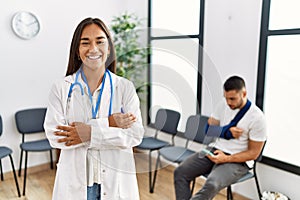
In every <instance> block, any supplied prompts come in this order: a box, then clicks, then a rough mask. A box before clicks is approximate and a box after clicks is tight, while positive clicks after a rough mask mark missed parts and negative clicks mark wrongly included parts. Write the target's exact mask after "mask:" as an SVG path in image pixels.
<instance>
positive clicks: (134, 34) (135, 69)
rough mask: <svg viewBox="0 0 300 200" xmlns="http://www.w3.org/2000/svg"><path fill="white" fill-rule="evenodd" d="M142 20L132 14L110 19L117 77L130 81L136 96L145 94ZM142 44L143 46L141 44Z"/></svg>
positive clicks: (145, 53)
mask: <svg viewBox="0 0 300 200" xmlns="http://www.w3.org/2000/svg"><path fill="white" fill-rule="evenodd" d="M141 25H142V19H140V18H139V17H137V16H136V15H135V14H133V13H128V12H125V13H122V14H121V15H120V16H115V17H113V19H112V22H111V25H110V28H111V31H112V33H113V39H114V45H115V49H116V58H117V75H119V76H122V77H125V78H127V79H129V80H131V81H132V82H133V83H134V84H135V87H136V91H137V93H138V94H140V93H143V92H145V89H146V88H147V87H145V86H148V83H147V81H146V77H147V76H146V69H147V68H146V67H147V55H148V54H149V52H148V48H147V45H146V44H147V40H145V41H144V42H143V41H142V39H143V38H141V34H144V33H145V32H143V31H142V29H140V27H141ZM143 43H144V44H143Z"/></svg>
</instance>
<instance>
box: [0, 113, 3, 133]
mask: <svg viewBox="0 0 300 200" xmlns="http://www.w3.org/2000/svg"><path fill="white" fill-rule="evenodd" d="M2 131H3V127H2V117H1V115H0V136H1V135H2Z"/></svg>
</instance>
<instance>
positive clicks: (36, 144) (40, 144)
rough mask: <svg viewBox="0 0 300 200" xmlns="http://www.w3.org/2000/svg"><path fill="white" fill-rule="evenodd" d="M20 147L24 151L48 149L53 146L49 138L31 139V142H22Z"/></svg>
mask: <svg viewBox="0 0 300 200" xmlns="http://www.w3.org/2000/svg"><path fill="white" fill-rule="evenodd" d="M20 147H21V149H23V150H24V151H47V150H49V149H51V148H52V147H51V146H50V143H49V141H48V140H47V139H44V140H38V141H31V142H24V143H22V144H20Z"/></svg>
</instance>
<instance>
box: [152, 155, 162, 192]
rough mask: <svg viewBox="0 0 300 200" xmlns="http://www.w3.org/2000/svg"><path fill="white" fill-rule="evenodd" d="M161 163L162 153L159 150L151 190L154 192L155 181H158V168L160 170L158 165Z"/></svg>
mask: <svg viewBox="0 0 300 200" xmlns="http://www.w3.org/2000/svg"><path fill="white" fill-rule="evenodd" d="M159 164H160V154H159V152H158V155H157V159H156V164H155V170H154V175H153V181H152V185H151V190H150V192H151V193H153V192H154V186H155V181H156V176H157V170H158V165H159Z"/></svg>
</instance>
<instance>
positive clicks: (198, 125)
mask: <svg viewBox="0 0 300 200" xmlns="http://www.w3.org/2000/svg"><path fill="white" fill-rule="evenodd" d="M207 120H208V117H207V116H203V115H193V116H190V117H189V118H188V121H187V123H186V130H185V133H184V135H185V137H186V138H187V139H189V140H193V141H195V142H198V143H201V144H202V143H203V142H204V138H205V126H206V124H207Z"/></svg>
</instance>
